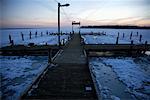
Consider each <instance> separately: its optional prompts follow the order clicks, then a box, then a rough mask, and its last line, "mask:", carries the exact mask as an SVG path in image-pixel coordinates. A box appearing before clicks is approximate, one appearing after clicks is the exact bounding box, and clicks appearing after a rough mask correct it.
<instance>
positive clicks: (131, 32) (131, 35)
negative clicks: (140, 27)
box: [130, 32, 132, 40]
mask: <svg viewBox="0 0 150 100" xmlns="http://www.w3.org/2000/svg"><path fill="white" fill-rule="evenodd" d="M131 39H132V32H131V34H130V40H131Z"/></svg>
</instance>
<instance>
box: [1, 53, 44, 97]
mask: <svg viewBox="0 0 150 100" xmlns="http://www.w3.org/2000/svg"><path fill="white" fill-rule="evenodd" d="M0 62H1V64H0V67H1V68H0V74H1V95H2V99H5V100H16V99H18V97H19V96H20V95H21V93H22V92H23V91H25V89H26V88H27V87H28V85H30V84H31V83H32V81H33V79H35V78H36V77H37V75H38V73H40V72H41V71H42V70H43V69H44V68H46V66H47V57H46V56H24V57H20V56H0Z"/></svg>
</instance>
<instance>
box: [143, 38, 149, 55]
mask: <svg viewBox="0 0 150 100" xmlns="http://www.w3.org/2000/svg"><path fill="white" fill-rule="evenodd" d="M147 44H148V42H147V41H145V47H144V52H143V54H145V52H146V50H147Z"/></svg>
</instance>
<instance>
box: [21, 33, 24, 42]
mask: <svg viewBox="0 0 150 100" xmlns="http://www.w3.org/2000/svg"><path fill="white" fill-rule="evenodd" d="M21 37H22V41H24V35H23V33H22V32H21Z"/></svg>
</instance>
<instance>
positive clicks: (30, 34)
mask: <svg viewBox="0 0 150 100" xmlns="http://www.w3.org/2000/svg"><path fill="white" fill-rule="evenodd" d="M31 35H32V33H31V31H30V34H29V36H30V39H31Z"/></svg>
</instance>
